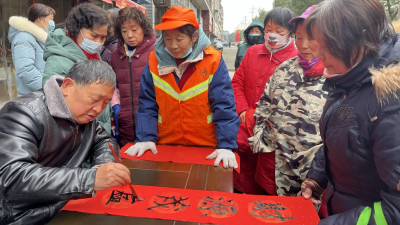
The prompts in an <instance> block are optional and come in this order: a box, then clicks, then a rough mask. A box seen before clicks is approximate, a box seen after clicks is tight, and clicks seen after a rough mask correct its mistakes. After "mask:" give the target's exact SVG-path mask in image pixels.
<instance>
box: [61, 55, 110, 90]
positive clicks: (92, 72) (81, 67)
mask: <svg viewBox="0 0 400 225" xmlns="http://www.w3.org/2000/svg"><path fill="white" fill-rule="evenodd" d="M66 77H69V78H71V79H73V80H74V81H75V82H76V84H78V85H79V86H86V85H90V84H92V83H96V84H110V85H112V86H114V88H115V87H116V85H117V81H116V77H115V73H114V71H113V69H112V68H111V66H110V65H108V64H107V63H106V62H103V61H101V60H96V59H86V60H83V61H80V62H77V63H75V65H74V66H72V67H71V69H70V70H69V71H68V73H67V76H66Z"/></svg>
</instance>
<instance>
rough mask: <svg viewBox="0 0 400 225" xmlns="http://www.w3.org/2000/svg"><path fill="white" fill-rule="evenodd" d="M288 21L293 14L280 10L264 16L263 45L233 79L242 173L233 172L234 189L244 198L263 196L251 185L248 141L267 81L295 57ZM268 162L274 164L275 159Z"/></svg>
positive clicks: (249, 55) (249, 52)
mask: <svg viewBox="0 0 400 225" xmlns="http://www.w3.org/2000/svg"><path fill="white" fill-rule="evenodd" d="M291 18H293V13H292V12H291V11H290V10H289V9H287V8H282V7H277V8H275V9H273V10H272V11H270V12H269V13H268V14H267V16H266V17H265V19H264V38H265V43H264V44H259V45H253V46H251V47H250V48H249V49H248V50H247V52H246V55H245V56H244V58H243V61H242V63H241V64H240V66H239V68H238V69H237V70H236V72H235V75H234V77H233V79H232V86H233V90H234V94H235V100H236V109H237V113H238V115H239V117H240V121H241V124H240V127H239V133H238V137H237V144H238V151H237V153H238V154H239V155H240V167H241V173H240V174H239V173H237V172H236V171H235V172H234V185H235V188H236V189H237V190H238V191H240V192H244V193H246V194H262V193H264V190H263V189H262V188H261V187H260V186H259V185H258V184H257V183H256V182H255V181H254V174H255V168H256V165H257V155H256V154H253V152H252V151H251V149H250V146H249V143H248V140H247V138H249V137H251V136H253V128H254V116H253V115H254V111H255V109H256V106H257V105H256V104H257V102H258V100H259V99H260V97H261V95H262V93H263V92H264V87H265V84H266V83H267V81H268V79H269V78H270V77H271V75H272V74H273V73H274V72H275V69H276V68H277V67H278V66H280V65H281V63H283V62H284V61H286V60H287V59H290V58H293V57H295V56H296V55H297V49H296V48H295V46H294V42H293V41H292V39H291V38H290V36H291V33H292V29H293V27H294V26H293V24H289V20H290V19H291ZM270 158H271V160H272V161H271V162H272V163H274V162H275V157H274V156H271V157H270ZM273 165H274V164H273ZM274 170H275V166H272V167H271V171H274Z"/></svg>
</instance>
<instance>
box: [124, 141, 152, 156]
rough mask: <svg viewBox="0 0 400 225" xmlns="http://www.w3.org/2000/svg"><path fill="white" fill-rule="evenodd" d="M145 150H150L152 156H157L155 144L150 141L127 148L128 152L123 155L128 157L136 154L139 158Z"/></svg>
mask: <svg viewBox="0 0 400 225" xmlns="http://www.w3.org/2000/svg"><path fill="white" fill-rule="evenodd" d="M147 150H151V151H152V152H153V154H157V149H156V144H155V143H154V142H152V141H144V142H138V143H136V144H135V145H133V146H131V147H129V148H128V150H126V151H125V153H126V154H128V155H130V156H135V155H136V154H137V157H140V156H142V155H143V153H144V152H145V151H147Z"/></svg>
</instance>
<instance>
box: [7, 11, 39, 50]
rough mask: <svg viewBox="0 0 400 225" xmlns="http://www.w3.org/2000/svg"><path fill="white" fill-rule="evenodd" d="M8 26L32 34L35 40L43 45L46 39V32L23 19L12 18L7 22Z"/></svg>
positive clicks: (18, 17)
mask: <svg viewBox="0 0 400 225" xmlns="http://www.w3.org/2000/svg"><path fill="white" fill-rule="evenodd" d="M8 23H9V24H10V26H12V27H14V28H15V29H16V30H18V31H24V32H28V33H30V34H32V36H34V37H35V39H36V40H37V41H39V42H41V43H43V44H44V43H45V42H46V39H47V32H46V31H44V30H43V29H42V28H40V27H38V26H36V24H34V23H32V22H31V21H30V20H28V19H27V18H25V17H20V16H12V17H10V19H9V20H8Z"/></svg>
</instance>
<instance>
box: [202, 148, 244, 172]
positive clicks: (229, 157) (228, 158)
mask: <svg viewBox="0 0 400 225" xmlns="http://www.w3.org/2000/svg"><path fill="white" fill-rule="evenodd" d="M215 158H216V159H215ZM206 159H215V161H214V166H218V165H219V163H220V162H221V160H222V164H223V166H224V168H228V165H229V167H233V168H235V169H236V168H238V164H237V162H236V157H235V153H233V152H232V151H231V150H229V149H217V150H215V151H214V152H213V153H211V154H210V155H208V156H207V158H206Z"/></svg>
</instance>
